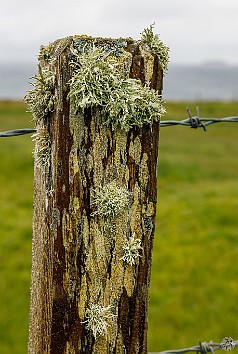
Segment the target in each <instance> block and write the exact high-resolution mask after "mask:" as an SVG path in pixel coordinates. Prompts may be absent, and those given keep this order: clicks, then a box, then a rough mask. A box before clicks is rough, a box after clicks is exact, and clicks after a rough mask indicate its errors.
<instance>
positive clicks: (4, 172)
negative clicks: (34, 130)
mask: <svg viewBox="0 0 238 354" xmlns="http://www.w3.org/2000/svg"><path fill="white" fill-rule="evenodd" d="M186 105H187V103H184V102H179V103H176V102H168V103H167V104H166V107H167V114H166V117H164V119H183V118H186V110H185V108H186ZM196 105H199V107H200V112H201V116H202V117H225V116H231V115H237V114H238V110H237V107H238V102H192V103H190V109H191V111H192V113H195V107H196ZM25 111H26V107H25V105H24V104H23V103H21V102H14V101H1V102H0V131H4V130H9V129H16V128H23V127H31V126H33V124H32V123H31V122H30V120H31V117H30V115H29V114H28V113H25ZM237 148H238V124H235V123H224V124H223V123H220V124H218V125H214V126H209V127H208V128H207V132H203V130H202V129H199V130H198V129H197V130H195V129H190V128H188V127H165V128H161V135H160V148H159V165H158V205H157V218H156V233H155V242H154V251H153V265H152V279H151V290H150V295H151V296H150V297H151V300H150V314H149V351H162V350H166V349H178V348H183V347H187V346H191V345H196V344H198V342H199V341H209V340H214V341H218V342H219V341H220V340H221V339H222V338H223V337H225V336H231V337H233V338H234V339H237V338H238V334H237V333H238V331H237V328H238V325H237V318H238V307H237V297H238V281H237V271H238V264H237V254H238V232H237V231H238V218H237V212H238V182H237V176H238V159H237ZM32 149H33V144H32V142H31V138H30V136H21V137H14V138H2V139H0V161H1V168H0V186H1V189H0V276H1V281H0V353H1V354H9V353H11V354H24V353H26V352H27V337H28V313H29V297H30V268H31V229H32V226H31V225H32V204H33V159H32Z"/></svg>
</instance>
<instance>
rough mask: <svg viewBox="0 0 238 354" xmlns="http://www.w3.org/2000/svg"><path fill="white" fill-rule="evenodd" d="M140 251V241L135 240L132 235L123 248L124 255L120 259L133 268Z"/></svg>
mask: <svg viewBox="0 0 238 354" xmlns="http://www.w3.org/2000/svg"><path fill="white" fill-rule="evenodd" d="M141 249H142V247H141V240H140V239H136V238H135V234H133V236H131V237H130V238H129V239H128V240H127V241H126V243H125V245H124V246H123V253H124V255H123V257H121V258H120V259H121V260H123V261H124V262H126V263H128V264H130V265H131V266H133V265H135V263H136V260H137V258H139V257H140V250H141Z"/></svg>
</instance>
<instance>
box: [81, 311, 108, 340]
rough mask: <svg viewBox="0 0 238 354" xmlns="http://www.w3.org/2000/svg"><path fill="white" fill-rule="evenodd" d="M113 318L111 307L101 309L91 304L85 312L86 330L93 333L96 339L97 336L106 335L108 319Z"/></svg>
mask: <svg viewBox="0 0 238 354" xmlns="http://www.w3.org/2000/svg"><path fill="white" fill-rule="evenodd" d="M113 317H115V315H114V314H113V313H112V306H111V305H109V306H107V307H103V306H101V305H98V304H91V305H90V307H89V308H87V309H86V312H85V318H86V319H85V321H83V323H86V328H87V329H88V330H91V331H92V332H93V336H94V338H95V339H96V338H97V337H98V336H102V335H106V334H107V327H108V326H109V324H108V319H110V318H113Z"/></svg>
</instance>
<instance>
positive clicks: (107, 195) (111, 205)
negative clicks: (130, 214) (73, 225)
mask: <svg viewBox="0 0 238 354" xmlns="http://www.w3.org/2000/svg"><path fill="white" fill-rule="evenodd" d="M129 203H130V192H129V191H128V190H127V189H126V188H124V187H117V185H116V183H115V182H114V181H113V182H111V183H108V184H106V185H105V186H103V187H101V188H98V189H95V190H94V196H93V203H92V205H93V207H94V208H95V209H96V210H95V211H94V212H93V213H92V215H100V216H106V217H107V216H108V217H115V216H117V215H119V214H121V213H122V212H123V211H124V210H125V209H126V208H127V207H128V205H129Z"/></svg>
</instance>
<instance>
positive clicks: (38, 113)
mask: <svg viewBox="0 0 238 354" xmlns="http://www.w3.org/2000/svg"><path fill="white" fill-rule="evenodd" d="M33 79H34V80H35V82H33V83H32V86H33V89H32V90H30V91H28V92H27V94H26V96H25V98H24V100H25V102H26V103H27V106H28V110H29V111H30V112H31V113H32V117H33V119H34V120H35V121H39V120H41V119H43V118H45V117H47V116H48V115H49V114H50V113H52V112H53V111H54V109H55V102H56V95H55V73H54V72H53V71H51V70H50V69H49V68H44V69H42V68H41V67H40V66H39V72H38V74H37V75H35V76H34V77H33Z"/></svg>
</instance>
